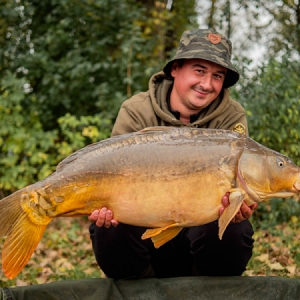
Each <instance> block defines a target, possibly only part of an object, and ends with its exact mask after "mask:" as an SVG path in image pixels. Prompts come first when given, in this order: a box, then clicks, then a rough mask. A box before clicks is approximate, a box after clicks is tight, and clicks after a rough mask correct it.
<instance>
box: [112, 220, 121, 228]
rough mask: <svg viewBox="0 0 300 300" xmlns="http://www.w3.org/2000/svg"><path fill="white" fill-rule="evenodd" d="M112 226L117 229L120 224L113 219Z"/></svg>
mask: <svg viewBox="0 0 300 300" xmlns="http://www.w3.org/2000/svg"><path fill="white" fill-rule="evenodd" d="M111 225H112V226H114V227H117V226H118V225H119V222H118V221H117V220H115V219H112V220H111Z"/></svg>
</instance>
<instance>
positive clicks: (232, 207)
mask: <svg viewBox="0 0 300 300" xmlns="http://www.w3.org/2000/svg"><path fill="white" fill-rule="evenodd" d="M244 197H245V192H244V191H243V190H240V189H234V190H231V191H230V196H229V202H230V204H229V206H228V207H226V208H225V210H224V212H223V213H222V215H221V217H220V218H219V239H220V240H221V239H222V236H223V234H224V231H225V229H226V227H227V226H228V224H229V223H230V221H231V220H232V218H233V217H234V216H235V215H236V213H237V212H238V210H239V209H240V207H241V205H242V203H243V201H244Z"/></svg>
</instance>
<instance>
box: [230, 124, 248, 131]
mask: <svg viewBox="0 0 300 300" xmlns="http://www.w3.org/2000/svg"><path fill="white" fill-rule="evenodd" d="M232 131H235V132H238V133H246V127H245V126H244V125H243V124H242V123H237V124H235V125H234V126H233V128H232Z"/></svg>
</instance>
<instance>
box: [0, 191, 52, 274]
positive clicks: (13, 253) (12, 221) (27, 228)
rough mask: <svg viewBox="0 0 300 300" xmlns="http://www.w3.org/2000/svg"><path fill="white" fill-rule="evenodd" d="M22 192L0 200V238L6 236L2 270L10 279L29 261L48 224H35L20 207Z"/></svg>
mask: <svg viewBox="0 0 300 300" xmlns="http://www.w3.org/2000/svg"><path fill="white" fill-rule="evenodd" d="M21 195H22V192H21V191H18V192H16V193H14V194H12V195H10V196H8V197H6V198H5V199H3V200H0V236H6V240H5V243H4V246H3V250H2V269H3V272H4V274H5V275H6V276H7V277H8V278H9V279H12V278H14V277H16V276H17V275H18V274H19V273H20V272H21V270H22V269H23V268H24V266H25V265H26V263H27V262H28V260H29V259H30V257H31V255H32V253H33V251H34V250H35V248H36V247H37V245H38V243H39V242H40V240H41V238H42V236H43V233H44V231H45V229H46V227H47V225H48V224H45V223H44V224H35V223H33V222H32V221H31V219H30V218H29V216H28V214H27V213H26V212H24V210H23V209H22V206H21Z"/></svg>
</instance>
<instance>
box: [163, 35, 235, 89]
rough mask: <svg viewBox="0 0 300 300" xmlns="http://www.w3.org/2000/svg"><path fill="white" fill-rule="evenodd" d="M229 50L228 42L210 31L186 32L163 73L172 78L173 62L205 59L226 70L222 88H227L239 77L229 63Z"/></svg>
mask: <svg viewBox="0 0 300 300" xmlns="http://www.w3.org/2000/svg"><path fill="white" fill-rule="evenodd" d="M231 49H232V46H231V42H230V40H228V39H227V38H226V37H224V36H223V35H221V34H219V33H217V32H215V31H213V30H211V29H196V30H192V31H189V30H188V31H185V32H184V33H183V34H182V36H181V39H180V43H179V47H178V50H177V52H176V55H175V57H174V58H173V59H172V60H170V61H169V62H168V63H167V64H166V65H165V67H164V69H163V71H164V72H165V74H166V75H167V76H170V77H172V76H171V69H172V64H173V62H174V61H175V60H178V59H193V58H200V59H205V60H208V61H211V62H214V63H216V64H218V65H221V66H223V67H225V68H227V69H228V72H227V74H226V77H225V81H224V84H223V86H224V88H228V87H230V86H233V85H234V84H235V83H236V82H237V81H238V80H239V77H240V74H239V72H238V71H237V69H236V68H235V67H234V66H233V65H232V63H231V61H230V59H231Z"/></svg>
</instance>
